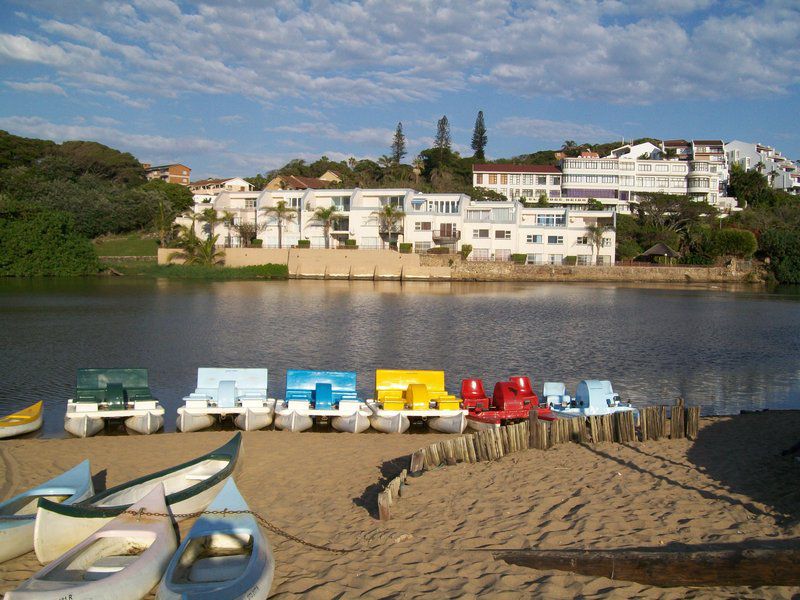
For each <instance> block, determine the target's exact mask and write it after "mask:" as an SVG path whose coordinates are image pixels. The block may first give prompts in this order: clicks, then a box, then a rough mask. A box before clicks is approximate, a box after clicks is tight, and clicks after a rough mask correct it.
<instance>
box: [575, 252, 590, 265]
mask: <svg viewBox="0 0 800 600" xmlns="http://www.w3.org/2000/svg"><path fill="white" fill-rule="evenodd" d="M577 264H579V265H582V266H586V265H590V264H592V255H591V254H579V255H578V262H577Z"/></svg>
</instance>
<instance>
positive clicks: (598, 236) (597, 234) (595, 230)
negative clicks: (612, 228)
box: [586, 225, 608, 263]
mask: <svg viewBox="0 0 800 600" xmlns="http://www.w3.org/2000/svg"><path fill="white" fill-rule="evenodd" d="M607 230H608V228H607V227H605V226H603V225H589V226H588V227H587V228H586V232H587V233H588V234H589V236H588V237H589V241H590V242H591V243H592V262H593V263H596V260H595V258H594V251H595V248H597V255H598V258H599V256H600V247H601V246H602V245H603V235H604V234H605V232H606V231H607Z"/></svg>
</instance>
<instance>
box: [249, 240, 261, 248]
mask: <svg viewBox="0 0 800 600" xmlns="http://www.w3.org/2000/svg"><path fill="white" fill-rule="evenodd" d="M263 246H264V240H250V247H251V248H262V247H263Z"/></svg>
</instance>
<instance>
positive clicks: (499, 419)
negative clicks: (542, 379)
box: [461, 376, 556, 431]
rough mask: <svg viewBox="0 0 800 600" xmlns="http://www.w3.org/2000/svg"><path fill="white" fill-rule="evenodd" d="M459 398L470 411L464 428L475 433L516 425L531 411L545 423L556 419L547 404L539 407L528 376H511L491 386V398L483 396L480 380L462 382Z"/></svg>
mask: <svg viewBox="0 0 800 600" xmlns="http://www.w3.org/2000/svg"><path fill="white" fill-rule="evenodd" d="M461 399H462V402H463V406H464V408H466V409H467V410H469V414H468V415H467V427H469V428H470V429H474V430H476V431H481V430H484V429H496V428H498V427H500V426H501V425H507V424H509V423H519V422H520V421H525V420H527V419H528V416H529V415H530V412H531V411H536V413H537V415H538V417H539V418H540V419H543V420H545V421H554V420H555V418H556V416H555V414H554V413H553V411H551V410H550V409H549V408H548V407H547V406H546V405H544V404H541V405H540V404H539V397H538V396H537V395H536V392H534V391H533V387H532V386H531V380H530V379H529V378H528V377H521V376H516V377H511V378H509V380H508V381H499V382H497V383H496V384H495V386H494V393H493V394H492V397H491V398H488V397H487V396H486V392H485V391H484V389H483V381H481V380H480V379H464V380H463V381H462V382H461Z"/></svg>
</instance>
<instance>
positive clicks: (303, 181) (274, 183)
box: [265, 170, 342, 190]
mask: <svg viewBox="0 0 800 600" xmlns="http://www.w3.org/2000/svg"><path fill="white" fill-rule="evenodd" d="M341 182H342V178H341V177H340V176H339V174H338V173H336V172H335V171H330V170H329V171H325V172H324V173H323V174H322V175H320V176H319V177H301V176H300V175H278V176H277V177H275V178H273V179H272V180H271V181H270V182H269V183H268V184H267V187H266V188H265V189H267V190H324V189H326V188H329V187H331V184H332V183H341Z"/></svg>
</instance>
